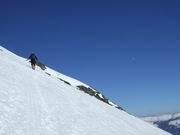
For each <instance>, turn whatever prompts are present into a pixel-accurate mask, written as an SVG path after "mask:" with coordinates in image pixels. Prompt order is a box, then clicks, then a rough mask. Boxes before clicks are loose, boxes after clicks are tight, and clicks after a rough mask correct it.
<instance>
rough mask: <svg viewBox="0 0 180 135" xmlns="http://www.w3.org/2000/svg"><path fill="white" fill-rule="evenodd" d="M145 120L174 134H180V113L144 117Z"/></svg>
mask: <svg viewBox="0 0 180 135" xmlns="http://www.w3.org/2000/svg"><path fill="white" fill-rule="evenodd" d="M143 120H145V121H147V122H149V123H151V124H153V125H155V126H157V127H159V128H161V129H163V130H166V131H168V132H170V133H172V134H173V135H180V113H174V114H163V115H157V116H151V117H144V118H143Z"/></svg>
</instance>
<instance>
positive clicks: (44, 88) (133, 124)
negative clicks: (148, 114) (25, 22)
mask: <svg viewBox="0 0 180 135" xmlns="http://www.w3.org/2000/svg"><path fill="white" fill-rule="evenodd" d="M53 73H55V74H54V75H52V74H53ZM56 73H57V72H55V71H53V70H52V69H48V70H47V71H43V70H41V69H39V68H37V69H36V70H35V71H34V70H32V69H31V68H30V64H29V63H28V62H27V61H26V60H25V59H24V58H21V57H19V56H17V55H15V54H13V53H11V52H9V51H8V50H6V49H4V48H2V47H0V135H169V133H167V132H165V131H163V130H160V129H158V128H156V127H154V126H152V125H151V124H148V123H146V122H144V121H142V120H140V119H138V118H136V117H134V116H132V115H129V114H128V113H126V112H125V111H123V110H118V109H116V108H115V107H114V106H110V105H108V104H106V103H104V102H102V101H100V100H97V98H95V97H94V96H89V95H88V94H85V93H84V92H82V91H80V90H78V89H77V87H75V86H77V85H79V84H81V85H82V84H83V83H81V82H80V81H77V80H75V79H72V78H69V77H66V76H64V75H62V74H60V73H57V74H58V77H60V78H61V79H62V80H64V81H62V80H60V79H58V78H57V74H56ZM66 81H67V82H69V83H70V84H71V85H69V84H68V83H64V82H66ZM83 85H85V86H87V87H88V85H86V84H83Z"/></svg>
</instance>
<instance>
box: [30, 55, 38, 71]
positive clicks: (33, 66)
mask: <svg viewBox="0 0 180 135" xmlns="http://www.w3.org/2000/svg"><path fill="white" fill-rule="evenodd" d="M29 59H30V62H31V66H32V69H34V70H35V66H36V63H37V61H38V58H37V57H36V55H35V54H34V53H31V55H30V56H29V58H28V60H29Z"/></svg>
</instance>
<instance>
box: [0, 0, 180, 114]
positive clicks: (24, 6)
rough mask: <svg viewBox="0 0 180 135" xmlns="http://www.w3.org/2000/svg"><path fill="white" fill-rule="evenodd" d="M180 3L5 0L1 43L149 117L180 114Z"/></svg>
mask: <svg viewBox="0 0 180 135" xmlns="http://www.w3.org/2000/svg"><path fill="white" fill-rule="evenodd" d="M179 7H180V1H178V0H102V1H100V0H91V1H87V0H82V1H79V0H76V1H75V0H64V1H60V0H56V1H55V0H42V1H40V0H29V1H28V0H22V1H19V0H1V1H0V43H1V45H2V46H4V47H5V48H7V49H9V50H11V51H13V52H14V53H16V54H18V55H21V56H23V57H28V55H29V54H30V53H31V52H35V53H36V54H37V56H38V57H39V59H40V61H42V62H43V63H45V64H46V65H48V66H50V67H52V68H53V69H55V70H57V71H59V72H61V73H64V74H66V75H69V76H72V77H74V78H76V79H79V80H81V81H83V82H85V83H87V84H89V85H91V86H92V87H95V88H97V89H99V90H100V91H101V92H102V93H103V94H104V95H106V96H107V97H109V98H110V99H112V100H113V101H114V102H116V103H118V104H119V105H120V106H122V107H123V108H125V110H127V111H128V112H130V113H132V114H134V115H138V116H142V115H149V114H157V113H166V112H177V111H180V8H179Z"/></svg>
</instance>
